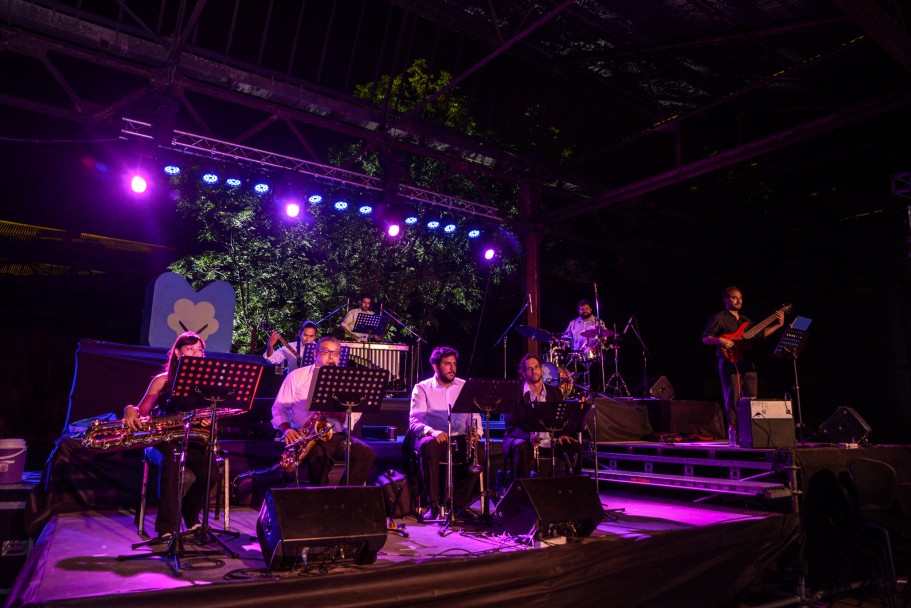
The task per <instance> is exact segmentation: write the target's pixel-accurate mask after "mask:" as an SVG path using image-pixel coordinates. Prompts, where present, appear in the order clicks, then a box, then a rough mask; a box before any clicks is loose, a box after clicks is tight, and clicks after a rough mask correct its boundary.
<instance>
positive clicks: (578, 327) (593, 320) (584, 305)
mask: <svg viewBox="0 0 911 608" xmlns="http://www.w3.org/2000/svg"><path fill="white" fill-rule="evenodd" d="M578 309H579V316H578V317H576V318H575V319H573V320H572V321H570V322H569V325H567V326H566V331H565V332H564V333H563V337H564V338H565V339H566V340H569V341H570V342H571V345H572V349H573V350H574V351H583V350H597V349H598V347H599V346H600V342H599V341H598V338H584V337H582V336H581V335H580V334H581V333H582V332H583V331H585V330H586V329H592V328H595V327H601V328H602V329H607V326H606V325H605V324H604V321H602V320H600V319H599V318H598V317H596V316H595V315H593V314H592V305H591V302H589V301H588V300H579V304H578Z"/></svg>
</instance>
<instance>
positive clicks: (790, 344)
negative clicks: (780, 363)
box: [772, 317, 811, 443]
mask: <svg viewBox="0 0 911 608" xmlns="http://www.w3.org/2000/svg"><path fill="white" fill-rule="evenodd" d="M810 322H811V320H810V319H807V318H805V317H797V318H796V319H794V320H793V321H792V322H791V326H790V327H788V329H786V330H785V332H784V335H782V336H781V340H780V341H779V342H778V345H777V346H776V347H775V351H774V352H773V353H772V356H773V357H780V358H783V359H790V360H791V364H792V366H793V368H794V404H795V405H796V406H797V424H796V425H795V432H796V435H795V436H796V437H797V441H798V442H801V443H802V442H803V441H805V440H806V428H807V427H806V426H804V423H803V412H802V411H801V407H800V382H799V380H798V377H797V357H799V356H800V352H801V351H802V350H803V347H804V346H805V345H806V343H807V338H808V337H809V336H810V333H809V332H808V331H807V328H808V327H810Z"/></svg>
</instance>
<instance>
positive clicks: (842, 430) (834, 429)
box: [819, 406, 873, 443]
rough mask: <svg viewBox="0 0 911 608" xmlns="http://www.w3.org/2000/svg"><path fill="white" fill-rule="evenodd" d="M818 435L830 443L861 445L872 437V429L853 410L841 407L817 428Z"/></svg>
mask: <svg viewBox="0 0 911 608" xmlns="http://www.w3.org/2000/svg"><path fill="white" fill-rule="evenodd" d="M819 435H820V436H821V437H822V438H823V439H824V440H825V441H828V442H830V443H862V442H864V441H868V440H869V439H870V437H871V436H872V435H873V429H871V428H870V425H869V424H867V422H866V420H864V419H863V418H861V417H860V414H858V413H857V412H856V411H854V408H850V407H845V406H842V407H840V408H838V409H837V410H835V412H834V413H833V414H832V415H831V416H829V417H828V418H827V419H826V421H825V422H823V423H822V424H821V425H820V426H819Z"/></svg>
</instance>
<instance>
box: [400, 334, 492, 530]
mask: <svg viewBox="0 0 911 608" xmlns="http://www.w3.org/2000/svg"><path fill="white" fill-rule="evenodd" d="M458 359H459V351H457V350H456V349H454V348H452V347H451V346H439V347H437V348H435V349H433V353H431V355H430V364H431V365H432V366H433V372H434V375H433V377H431V378H428V379H427V380H424V381H423V382H418V383H417V384H415V385H414V390H413V391H412V392H411V413H410V415H409V419H408V422H409V434H410V435H411V439H413V442H414V452H415V453H416V454H417V456H418V458H419V459H420V463H421V481H422V487H423V490H424V494H425V496H422V497H421V499H422V504H424V505H428V506H429V510H428V514H427V519H436V518H437V516H438V515H440V463H441V462H446V457H447V451H448V450H447V445H448V442H449V441H450V440H454V439H455V438H456V437H457V436H463V437H464V438H465V441H466V442H468V441H470V440H471V439H470V437H471V436H472V433H474V438H475V445H476V446H479V445H480V441H478V440H479V439H480V437H481V436H482V435H483V432H484V431H483V429H482V428H481V415H480V414H452V437H450V436H449V434H448V432H447V428H448V423H447V419H448V417H449V409H450V408H451V407H452V406H453V405H454V404H455V402H456V399H458V397H459V393H460V392H461V391H462V387H463V386H464V385H465V381H464V380H462V379H461V378H456V370H457V369H458ZM456 473H458V480H457V482H456V484H455V488H454V494H453V497H454V498H453V500H454V502H455V503H456V510H457V511H458V510H459V509H460V507H465V506H468V505H469V504H470V501H471V497H472V495H473V493H474V488H475V485H476V484H477V481H478V475H477V474H472V473H471V472H470V471H468V470H467V468H465V467H461V466H460V467H458V471H456ZM453 477H455V475H453Z"/></svg>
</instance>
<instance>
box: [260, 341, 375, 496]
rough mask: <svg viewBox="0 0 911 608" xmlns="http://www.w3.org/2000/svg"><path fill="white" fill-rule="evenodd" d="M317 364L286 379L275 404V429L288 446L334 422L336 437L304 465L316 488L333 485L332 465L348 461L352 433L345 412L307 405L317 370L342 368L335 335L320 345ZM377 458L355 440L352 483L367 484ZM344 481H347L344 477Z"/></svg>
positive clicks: (354, 419)
mask: <svg viewBox="0 0 911 608" xmlns="http://www.w3.org/2000/svg"><path fill="white" fill-rule="evenodd" d="M316 349H317V350H316V361H314V363H313V365H308V366H307V367H301V368H298V369H296V370H294V371H293V372H291V373H289V374H288V375H287V376H285V380H284V382H282V385H281V388H280V389H278V395H277V396H276V397H275V403H273V404H272V426H273V427H275V428H276V429H279V430H281V432H282V436H283V438H284V440H285V445H290V444H292V443H294V442H295V441H297V440H298V439H300V438H301V436H306V435H307V434H312V433H313V432H314V430H316V426H317V422H320V421H328V422H331V423H332V436H331V437H328V438H326V439H323V440H321V441H317V442H316V443H315V444H314V445H313V447H312V449H311V450H310V451H309V452H308V453H307V455H306V457H305V458H304V459H303V460H302V461H301V462H300V465H302V466H305V467H306V469H307V477H308V479H309V480H310V483H311V484H312V485H315V486H326V485H329V469H331V468H332V464H333V463H334V462H338V461H344V460H345V438H346V435H347V434H348V432H349V429H347V428H346V426H345V425H346V422H347V421H346V419H345V414H344V413H343V412H311V411H310V407H309V404H308V402H307V399H308V395H309V393H310V383H311V381H312V380H313V376H314V374H315V373H316V370H317V369H319V368H320V367H322V366H324V365H338V360H339V357H340V356H341V352H342V349H341V345H340V344H339V342H338V340H336V339H335V338H333V337H332V336H326V337H324V338H323V339H321V340H320V341H319V342H318V343H317V345H316ZM358 418H360V414H354V415H353V416H352V417H351V423H352V424H357V420H358ZM375 458H376V454H375V453H374V451H373V450H372V449H371V448H370V447H369V446H368V445H367V444H366V443H364V442H363V441H361V440H360V439H357V438H352V439H351V458H350V463H349V464H350V467H351V471H350V473H351V474H350V478H349V484H350V485H352V486H361V485H364V483H365V482H366V481H367V475H368V474H369V473H370V468H371V467H372V466H373V461H374V460H375ZM342 479H346V477H345V476H344V475H343V477H342Z"/></svg>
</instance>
